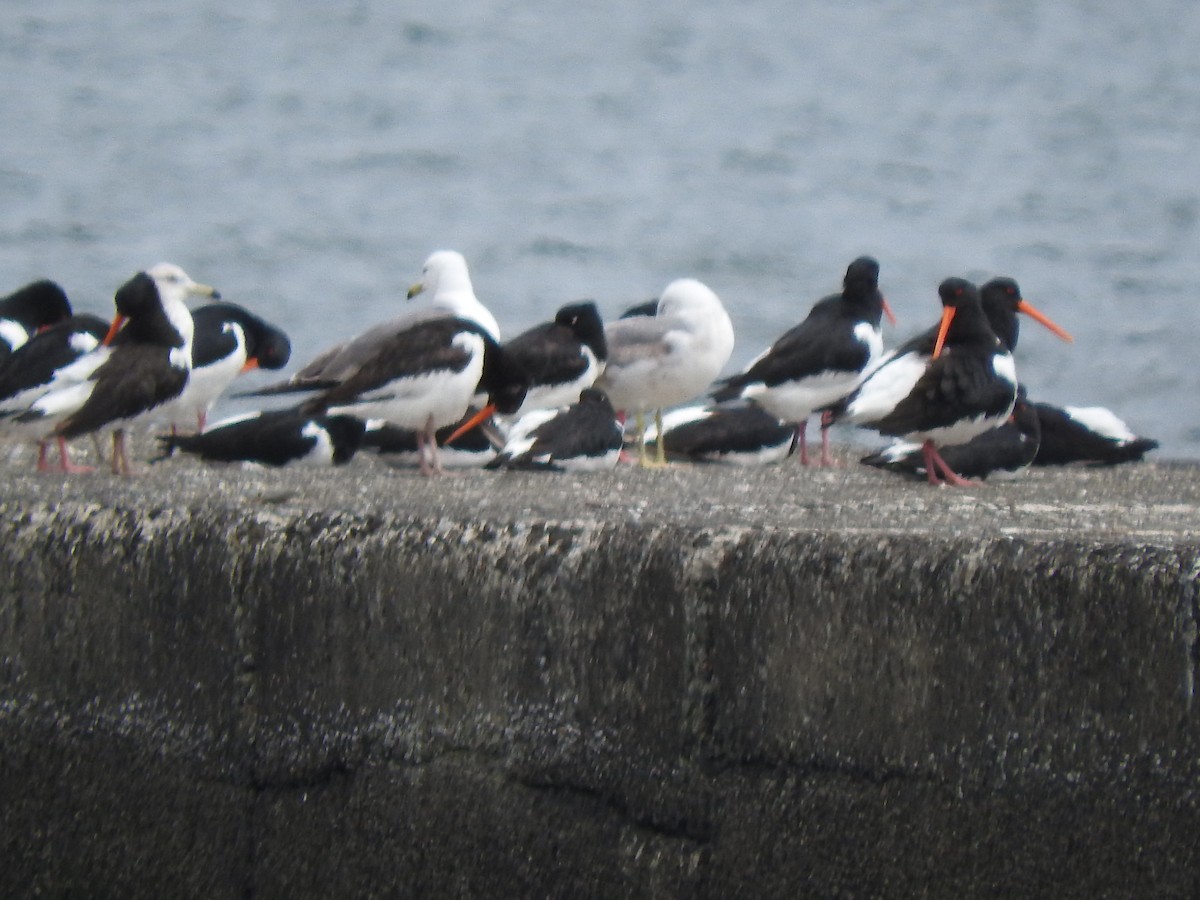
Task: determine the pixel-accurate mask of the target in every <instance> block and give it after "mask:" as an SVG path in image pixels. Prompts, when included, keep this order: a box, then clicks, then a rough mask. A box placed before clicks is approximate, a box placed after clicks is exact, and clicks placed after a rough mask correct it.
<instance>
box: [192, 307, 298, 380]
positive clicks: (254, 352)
mask: <svg viewBox="0 0 1200 900" xmlns="http://www.w3.org/2000/svg"><path fill="white" fill-rule="evenodd" d="M192 320H193V321H194V322H195V324H196V332H197V334H199V333H200V331H201V330H202V329H204V328H209V327H211V328H214V329H220V328H223V327H224V325H225V323H226V322H236V323H237V324H238V325H240V326H241V328H242V333H243V334H244V335H245V336H246V356H247V357H248V358H251V359H254V360H256V361H257V362H258V367H259V368H260V369H282V368H283V367H284V366H286V365H287V363H288V360H289V359H290V358H291V355H292V343H291V341H290V340H288V336H287V335H286V334H285V333H284V332H283V330H282V329H280V328H276V327H275V326H274V325H272V324H270V323H269V322H267V321H265V320H264V319H262V318H260V317H258V316H256V315H255V314H254V313H252V312H250V310H248V309H246V308H245V307H243V306H239V305H238V304H236V303H228V302H223V303H208V304H205V305H204V306H201V307H198V308H197V309H195V310H193V311H192Z"/></svg>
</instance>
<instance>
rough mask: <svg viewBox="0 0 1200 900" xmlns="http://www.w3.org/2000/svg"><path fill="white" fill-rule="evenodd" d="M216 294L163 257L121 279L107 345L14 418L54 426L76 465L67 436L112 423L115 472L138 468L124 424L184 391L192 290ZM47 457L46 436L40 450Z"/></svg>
mask: <svg viewBox="0 0 1200 900" xmlns="http://www.w3.org/2000/svg"><path fill="white" fill-rule="evenodd" d="M193 294H196V295H203V296H210V297H211V296H216V295H217V292H216V291H215V290H213V289H212V288H211V287H208V286H207V285H202V284H197V283H196V282H195V281H193V280H192V279H191V278H190V277H189V276H188V274H187V273H186V272H184V271H183V269H181V268H179V266H176V265H173V264H171V263H159V264H158V265H156V266H154V267H153V268H151V269H148V270H147V271H145V272H139V273H137V274H136V275H134V276H133V278H131V279H130V280H129V281H127V282H126V283H125V284H123V285H122V286H121V287H120V288H119V289H118V290H117V292H116V296H115V298H114V300H115V304H116V309H117V314H116V317H115V318H114V319H113V323H112V326H111V327H110V329H109V331H108V334H107V335H105V338H104V340H103V341H102V342H101V346H100V347H98V348H97V349H96V350H94V351H92V352H91V353H89V354H87V356H85V357H83V358H81V359H80V360H78V361H77V362H76V363H75V365H74V366H73V367H72V368H73V369H74V372H73V377H74V380H73V381H72V382H71V383H69V384H64V385H63V386H61V387H56V388H55V389H54V390H52V391H49V392H48V393H46V394H44V395H43V396H42V397H40V398H38V399H37V400H36V401H35V402H34V403H33V404H31V405H30V407H29V409H28V410H26V411H25V412H24V413H22V414H21V415H19V416H17V417H16V419H15V421H17V422H19V423H22V424H32V425H35V426H37V427H39V428H43V429H45V428H47V427H49V431H48V433H47V437H48V438H49V437H52V438H54V439H55V440H56V441H57V442H58V448H59V457H60V462H61V468H62V470H63V471H67V472H69V471H78V470H79V468H78V467H74V466H72V465H71V463H70V460H69V458H68V455H67V444H66V442H67V441H69V440H72V439H74V438H76V437H80V436H82V435H85V434H92V433H95V432H97V431H99V430H100V429H102V428H107V427H112V428H113V458H112V467H113V473H114V474H119V475H131V474H133V467H132V465H131V464H130V462H129V458H128V456H127V454H126V450H125V429H126V428H127V427H129V425H130V424H132V423H133V422H135V421H137V420H138V419H140V418H142V417H143V416H145V415H146V414H147V413H148V412H150V411H151V410H153V409H155V407H158V406H159V405H161V404H163V403H166V402H168V401H169V400H172V399H174V398H175V397H178V396H179V394H180V393H181V392H182V391H183V389H184V387H185V386H186V384H187V380H188V373H189V372H190V370H191V353H192V348H191V344H192V316H191V313H189V312H188V309H187V307H186V306H185V305H184V298H185V297H187V296H189V295H193ZM45 464H46V459H45V443H44V440H43V443H42V445H41V451H40V452H39V454H38V465H39V468H43V467H44V466H45Z"/></svg>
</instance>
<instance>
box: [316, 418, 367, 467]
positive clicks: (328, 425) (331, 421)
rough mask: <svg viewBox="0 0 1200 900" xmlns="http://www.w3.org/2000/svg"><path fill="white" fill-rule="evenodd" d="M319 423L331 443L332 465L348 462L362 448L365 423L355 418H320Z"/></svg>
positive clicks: (365, 429) (365, 428)
mask: <svg viewBox="0 0 1200 900" xmlns="http://www.w3.org/2000/svg"><path fill="white" fill-rule="evenodd" d="M319 422H320V424H321V425H322V426H323V427H324V428H325V430H326V431H328V432H329V437H330V438H331V439H332V441H333V464H334V465H335V466H340V465H341V464H342V463H346V462H349V461H350V460H351V458H353V456H354V454H355V453H357V452H358V449H359V447H361V446H362V443H363V435H365V434H366V431H367V423H366V422H364V421H363V420H362V419H360V418H358V417H357V416H322V417H321V418H320V419H319Z"/></svg>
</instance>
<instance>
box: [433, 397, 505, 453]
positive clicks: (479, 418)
mask: <svg viewBox="0 0 1200 900" xmlns="http://www.w3.org/2000/svg"><path fill="white" fill-rule="evenodd" d="M495 411H496V404H495V403H489V404H488V405H487V406H485V407H484V408H483V409H481V410H480V411H479V412H477V413H475V415H473V416H471V418H469V419H467V421H465V422H463V423H462V424H461V425H459V426H458V427H457V428H456V429H454V433H453V434H452V435H450V437H448V438H446V440H444V441H442V446H443V447H444V446H446V444H449V443H451V442H452V441H455V440H457V439H458V438H460V437H462V436H463V435H464V434H466V433H467V432H468V431H470V430H471V429H472V428H474V427H475V426H476V425H478V424H479V423H480V422H486V421H487V420H488V419H490V418H491V417H492V413H494V412H495Z"/></svg>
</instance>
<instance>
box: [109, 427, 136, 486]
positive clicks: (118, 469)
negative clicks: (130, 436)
mask: <svg viewBox="0 0 1200 900" xmlns="http://www.w3.org/2000/svg"><path fill="white" fill-rule="evenodd" d="M112 472H113V474H114V475H133V474H134V472H133V466H132V465H130V463H129V456H128V455H127V454H126V453H125V429H124V428H118V429H117V430H116V431H114V432H113V458H112Z"/></svg>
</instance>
